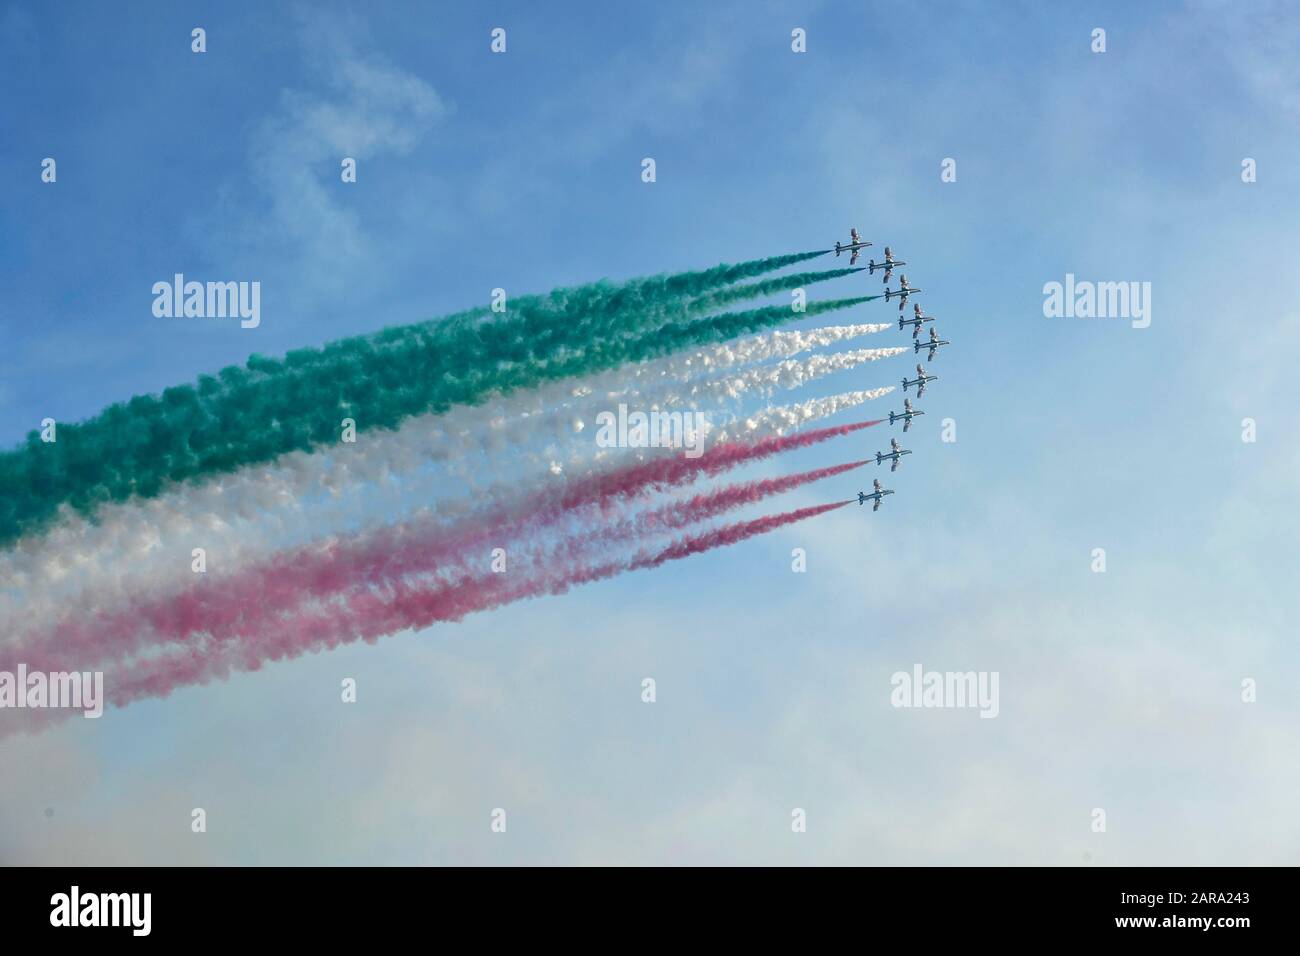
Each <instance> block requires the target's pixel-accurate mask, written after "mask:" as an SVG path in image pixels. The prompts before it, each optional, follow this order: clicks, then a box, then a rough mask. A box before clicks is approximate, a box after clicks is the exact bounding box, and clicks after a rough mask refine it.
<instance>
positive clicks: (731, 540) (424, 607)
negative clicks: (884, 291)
mask: <svg viewBox="0 0 1300 956" xmlns="http://www.w3.org/2000/svg"><path fill="white" fill-rule="evenodd" d="M850 503H851V502H850V501H838V502H832V503H830V504H824V505H814V506H811V507H805V508H799V509H796V510H794V511H788V512H783V513H779V514H774V515H767V516H764V517H761V518H755V519H752V520H749V521H742V522H737V523H735V524H730V525H724V526H722V527H720V528H715V529H712V530H710V531H706V532H702V533H698V534H693V535H686V536H684V537H682V538H680V539H678V540H677V541H675V542H673V543H672V544H670V545H668V546H666V547H662V548H650V549H647V550H645V551H642V552H639V553H638V554H636V555H635V556H633V557H631V558H624V559H621V560H614V561H604V562H595V561H592V560H591V559H590V558H586V557H584V556H583V555H582V546H581V538H580V537H576V538H574V539H572V540H571V542H570V544H571V547H570V548H569V549H568V550H567V551H566V552H565V560H563V561H557V562H554V563H552V564H545V565H540V566H539V567H538V568H536V569H535V573H533V574H531V576H518V577H522V578H523V580H507V579H508V577H509V576H507V575H503V574H491V573H488V574H480V575H476V576H467V577H464V578H461V579H459V580H457V581H455V582H452V583H442V582H439V583H438V584H436V585H433V586H423V587H421V586H409V585H404V584H401V583H398V584H395V585H393V586H391V587H390V588H388V589H386V590H385V591H384V592H376V591H360V592H357V593H355V594H353V595H350V596H349V598H348V599H347V601H346V602H344V603H342V604H339V603H334V604H331V605H329V606H328V607H327V608H321V609H312V610H308V611H304V612H302V613H301V614H299V615H296V616H295V617H294V618H292V619H291V620H288V621H285V622H284V625H283V626H282V627H280V628H277V632H276V633H275V635H274V636H272V637H268V638H267V639H264V640H259V641H257V642H254V643H243V644H233V645H227V646H225V647H216V648H214V647H210V646H207V645H200V644H196V645H194V646H191V647H186V648H182V649H176V650H171V651H167V652H164V653H162V654H159V655H157V656H155V657H153V658H151V659H148V660H143V661H140V662H138V663H136V664H135V665H134V666H133V667H132V668H131V669H130V670H128V671H127V672H126V673H124V674H123V675H122V676H120V677H118V678H117V679H115V680H114V681H112V685H111V689H109V687H108V685H107V684H106V692H107V695H108V697H109V700H110V701H111V702H112V703H113V704H114V705H115V706H119V707H121V706H125V705H126V704H128V703H130V702H131V701H133V700H138V699H141V698H144V697H156V696H164V697H165V696H167V695H168V694H170V693H171V692H172V691H173V690H176V689H177V688H179V687H182V686H185V685H189V684H206V683H208V682H209V681H211V680H214V679H223V678H226V677H228V676H229V675H230V674H231V673H232V672H234V671H255V670H258V669H260V668H261V667H262V666H263V665H265V664H266V663H269V662H271V661H278V660H285V659H289V658H293V657H298V656H300V655H302V654H305V653H310V652H315V651H321V650H326V649H331V648H334V647H338V646H339V645H341V644H345V643H351V642H354V641H357V640H364V641H367V642H369V643H373V642H374V641H376V640H378V639H379V638H380V637H383V636H385V635H389V634H395V633H398V632H400V631H405V630H413V629H421V628H425V627H428V626H430V625H431V624H435V623H439V622H449V621H459V620H462V619H463V618H464V617H466V616H467V615H469V614H473V613H475V612H479V611H488V610H493V609H495V608H499V607H501V606H503V605H505V604H509V603H514V602H516V601H522V600H527V599H530V598H536V597H541V596H545V595H558V594H563V593H565V592H567V591H568V590H570V589H571V588H573V587H576V586H578V585H581V584H588V583H591V582H594V581H599V580H602V579H605V578H611V577H614V576H616V575H618V574H622V573H624V572H627V571H637V570H646V569H649V568H655V567H659V566H660V565H663V564H666V563H668V562H670V561H676V560H681V559H683V558H687V557H691V556H694V555H698V554H703V553H706V552H708V551H712V550H715V549H718V548H723V547H728V546H730V545H734V544H739V543H740V542H742V541H745V540H748V539H749V538H752V537H755V536H757V535H761V534H767V533H769V532H771V531H775V530H777V529H779V528H782V527H786V526H788V525H792V524H795V523H797V522H800V521H805V520H807V519H809V518H814V517H817V516H819V515H823V514H827V513H829V512H831V511H835V510H836V509H839V508H842V507H844V506H845V505H846V504H850Z"/></svg>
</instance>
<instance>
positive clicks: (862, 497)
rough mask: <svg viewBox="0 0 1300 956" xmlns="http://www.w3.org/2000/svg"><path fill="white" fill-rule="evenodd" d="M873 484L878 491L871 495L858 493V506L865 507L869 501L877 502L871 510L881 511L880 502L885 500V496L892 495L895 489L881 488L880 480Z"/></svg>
mask: <svg viewBox="0 0 1300 956" xmlns="http://www.w3.org/2000/svg"><path fill="white" fill-rule="evenodd" d="M872 484H873V485H875V488H876V490H875V491H873V492H872V493H871V494H866V493H865V492H862V491H859V492H858V504H860V505H865V504H866V503H867V502H868V501H873V502H875V504H873V505H872V506H871V510H872V511H879V510H880V500H881V499H882V498H884V497H885V495H892V494H893V493H894V492H893V489H890V488H882V487H880V479H879V478H877V479H876V480H875V481H873V482H872Z"/></svg>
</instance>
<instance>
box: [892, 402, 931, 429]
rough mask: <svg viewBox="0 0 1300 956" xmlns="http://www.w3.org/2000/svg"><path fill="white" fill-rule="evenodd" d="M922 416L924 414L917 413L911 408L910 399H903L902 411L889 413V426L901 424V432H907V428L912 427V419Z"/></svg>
mask: <svg viewBox="0 0 1300 956" xmlns="http://www.w3.org/2000/svg"><path fill="white" fill-rule="evenodd" d="M924 414H925V412H918V411H917V410H916V409H915V408H913V407H912V400H911V399H910V398H905V399H903V410H902V411H901V412H890V413H889V424H891V425H892V424H894V422H902V423H903V431H907V430H908V429H909V428H911V427H912V419H913V418H915V417H916V416H917V415H924Z"/></svg>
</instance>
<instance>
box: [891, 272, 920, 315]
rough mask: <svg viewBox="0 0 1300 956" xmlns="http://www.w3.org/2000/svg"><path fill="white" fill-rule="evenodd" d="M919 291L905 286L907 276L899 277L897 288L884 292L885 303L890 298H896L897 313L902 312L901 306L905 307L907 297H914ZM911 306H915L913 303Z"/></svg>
mask: <svg viewBox="0 0 1300 956" xmlns="http://www.w3.org/2000/svg"><path fill="white" fill-rule="evenodd" d="M920 291H921V290H920V289H913V288H912V287H911V286H909V285H908V284H907V276H899V277H898V288H897V289H886V290H885V301H886V302H888V301H889V299H890V297H891V296H895V297H897V299H898V311H899V312H902V311H903V306H905V305H907V297H908V296H909V295H915V294H916V293H918V292H920ZM913 305H915V303H913Z"/></svg>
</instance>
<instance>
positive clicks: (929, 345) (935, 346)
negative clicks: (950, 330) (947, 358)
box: [912, 325, 952, 362]
mask: <svg viewBox="0 0 1300 956" xmlns="http://www.w3.org/2000/svg"><path fill="white" fill-rule="evenodd" d="M941 345H952V343H951V342H949V341H948V340H947V339H941V338H939V333H938V332H936V331H935V329H934V326H933V325H932V326H930V341H929V342H913V343H912V348H913V349H914V350H915V351H916V352H917V353H918V354H919V353H920V351H921V349H929V350H930V357H929V358H927V359H926V361H927V362H933V361H934V353H935V352H937V351H939V346H941Z"/></svg>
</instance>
